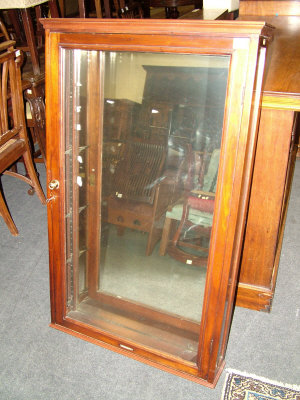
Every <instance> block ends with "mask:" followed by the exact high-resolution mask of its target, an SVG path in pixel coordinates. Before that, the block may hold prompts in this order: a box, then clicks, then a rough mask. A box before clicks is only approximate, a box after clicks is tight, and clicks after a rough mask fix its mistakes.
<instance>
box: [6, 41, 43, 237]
mask: <svg viewBox="0 0 300 400" xmlns="http://www.w3.org/2000/svg"><path fill="white" fill-rule="evenodd" d="M11 44H12V43H11V42H4V43H1V44H0V50H2V53H1V54H0V125H1V128H0V174H1V175H2V174H6V175H10V176H13V177H16V178H19V179H21V180H23V181H24V182H26V183H27V184H29V185H30V186H31V187H33V188H34V190H35V192H36V194H37V195H38V197H39V199H40V200H41V202H42V204H46V199H45V196H44V193H43V190H42V188H41V186H40V183H39V180H38V177H37V174H36V170H35V166H34V164H33V161H32V155H31V149H30V144H29V140H28V136H27V130H26V123H25V112H24V103H23V93H22V82H21V72H20V66H21V62H22V60H21V58H22V57H21V52H20V51H19V50H14V49H12V48H11ZM5 48H6V49H5ZM21 157H23V160H24V164H25V169H26V172H27V174H28V177H27V176H24V175H21V174H20V173H17V172H16V171H13V170H10V167H11V166H12V165H13V164H14V163H16V162H17V161H18V160H19V159H20V158H21ZM0 213H1V216H2V217H3V219H4V221H5V223H6V224H7V226H8V228H9V230H10V232H11V234H12V235H14V236H16V235H18V230H17V227H16V225H15V223H14V221H13V219H12V217H11V215H10V212H9V210H8V207H7V205H6V202H5V200H4V197H3V191H2V187H1V190H0Z"/></svg>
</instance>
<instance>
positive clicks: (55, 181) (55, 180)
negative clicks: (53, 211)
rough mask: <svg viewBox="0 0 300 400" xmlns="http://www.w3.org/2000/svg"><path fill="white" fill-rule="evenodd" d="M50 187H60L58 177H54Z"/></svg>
mask: <svg viewBox="0 0 300 400" xmlns="http://www.w3.org/2000/svg"><path fill="white" fill-rule="evenodd" d="M48 188H49V189H50V190H54V189H58V188H59V182H58V180H57V179H53V180H52V181H51V182H49V185H48Z"/></svg>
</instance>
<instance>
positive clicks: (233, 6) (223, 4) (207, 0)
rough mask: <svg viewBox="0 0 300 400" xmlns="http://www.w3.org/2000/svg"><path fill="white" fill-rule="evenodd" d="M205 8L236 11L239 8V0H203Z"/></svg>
mask: <svg viewBox="0 0 300 400" xmlns="http://www.w3.org/2000/svg"><path fill="white" fill-rule="evenodd" d="M203 8H204V9H206V8H207V9H210V8H214V9H215V8H217V9H220V10H223V9H228V11H234V10H237V9H238V8H239V0H203Z"/></svg>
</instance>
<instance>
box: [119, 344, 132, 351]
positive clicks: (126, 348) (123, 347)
mask: <svg viewBox="0 0 300 400" xmlns="http://www.w3.org/2000/svg"><path fill="white" fill-rule="evenodd" d="M120 347H122V349H125V350H129V351H133V348H131V347H128V346H125V345H124V344H120Z"/></svg>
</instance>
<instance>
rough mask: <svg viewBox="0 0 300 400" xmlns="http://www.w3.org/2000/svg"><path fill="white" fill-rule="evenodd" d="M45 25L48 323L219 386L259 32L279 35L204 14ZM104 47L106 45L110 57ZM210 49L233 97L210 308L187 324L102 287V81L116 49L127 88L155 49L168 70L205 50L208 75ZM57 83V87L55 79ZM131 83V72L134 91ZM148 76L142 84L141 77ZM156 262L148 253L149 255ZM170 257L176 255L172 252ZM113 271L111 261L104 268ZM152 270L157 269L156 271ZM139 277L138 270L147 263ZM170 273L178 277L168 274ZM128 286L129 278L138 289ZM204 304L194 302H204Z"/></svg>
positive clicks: (249, 157) (259, 68)
mask: <svg viewBox="0 0 300 400" xmlns="http://www.w3.org/2000/svg"><path fill="white" fill-rule="evenodd" d="M43 25H44V27H45V30H46V60H47V65H46V75H47V79H46V84H47V87H46V98H47V103H46V106H47V110H46V111H47V132H49V135H47V151H48V154H47V162H48V163H49V164H48V177H47V179H48V182H49V186H48V187H49V190H48V195H49V196H48V197H49V198H51V199H52V200H51V201H50V202H49V203H48V204H49V213H48V218H49V220H48V221H49V238H50V246H49V248H50V271H51V279H50V282H51V315H52V324H51V326H53V327H54V328H57V329H60V330H62V331H64V332H68V333H70V334H73V335H75V336H78V337H81V338H85V339H86V340H89V341H91V342H93V343H95V344H98V345H101V346H103V347H106V348H109V349H111V350H114V351H116V352H119V353H121V354H124V355H127V356H130V357H132V358H134V359H136V360H140V361H142V362H146V363H148V364H150V365H153V366H156V367H158V368H161V369H163V370H166V371H168V372H171V373H175V374H177V375H180V376H182V377H185V378H187V379H191V380H193V381H195V382H198V383H201V384H204V385H206V386H209V387H213V386H214V385H215V384H216V382H217V380H218V377H219V376H220V373H221V371H222V368H223V366H224V356H225V351H226V346H227V340H228V335H229V327H230V322H231V316H232V310H233V301H234V296H235V289H236V279H237V272H238V267H239V260H240V254H241V246H242V240H243V232H244V227H245V220H246V214H247V209H248V197H249V191H250V184H251V171H252V164H253V160H254V155H255V142H256V128H257V122H258V109H259V100H260V88H261V82H262V76H263V70H264V57H265V48H264V46H263V45H262V44H263V43H262V38H264V40H265V39H266V38H268V37H270V34H271V31H272V29H271V28H270V27H268V26H266V25H265V24H264V23H257V22H256V23H250V24H248V23H243V22H240V23H234V24H233V23H232V22H229V21H226V22H223V23H220V22H217V21H211V22H207V21H206V22H204V21H202V22H198V21H197V23H196V24H195V23H194V22H193V21H187V20H186V21H182V20H177V21H173V20H172V21H171V20H168V21H162V22H159V21H155V23H154V24H153V22H152V21H149V20H145V19H144V20H133V21H130V22H129V21H125V20H122V19H119V20H114V21H112V20H110V21H105V20H99V19H98V20H88V21H87V20H78V19H65V20H62V19H60V20H59V19H51V20H50V19H47V20H44V21H43ZM264 44H265V45H266V42H265V41H264ZM145 48H147V51H146V55H145ZM102 50H105V58H106V60H105V61H106V63H104V62H103V61H104V58H103V52H102ZM133 50H134V51H133ZM130 52H132V53H131V54H130ZM208 54H211V57H212V58H213V59H214V60H215V61H216V62H218V64H217V65H219V62H221V64H222V65H223V66H224V68H225V69H226V71H227V72H226V74H225V75H224V79H225V80H226V81H227V82H228V86H227V92H226V94H227V96H229V99H230V101H229V99H228V101H225V100H224V106H225V109H224V127H223V130H222V131H221V132H220V135H222V148H221V156H220V164H219V173H218V180H217V191H216V197H215V212H214V223H213V227H212V238H211V246H210V250H209V257H208V268H207V274H206V278H204V280H205V282H206V284H205V292H204V295H203V299H204V303H203V309H202V313H201V312H200V317H199V319H198V317H195V318H196V319H193V318H191V319H189V318H188V317H187V316H186V315H185V314H183V315H182V316H178V314H177V313H176V310H172V311H167V310H165V309H164V308H163V309H162V307H163V306H164V304H160V306H159V308H154V307H152V306H151V305H150V304H149V302H148V301H145V300H144V301H142V302H141V301H138V302H136V301H134V300H130V299H127V298H124V297H123V296H122V295H118V292H117V293H116V294H113V293H111V292H110V291H108V292H107V291H105V290H104V289H103V290H102V289H101V288H102V286H101V284H103V273H105V271H103V268H102V266H103V264H101V260H102V258H103V257H105V249H107V250H109V249H108V248H107V247H105V246H104V243H103V238H102V236H101V234H102V233H103V232H102V227H103V224H102V222H103V220H102V219H103V218H105V208H106V207H107V203H106V201H105V200H106V199H105V197H104V198H102V197H101V190H102V174H103V171H102V167H103V164H102V159H103V158H102V157H103V145H104V142H103V141H102V140H101V138H102V134H104V132H103V130H104V128H103V125H102V121H103V115H102V114H103V109H104V100H105V97H106V96H105V93H104V92H103V90H105V89H104V85H103V84H102V82H103V81H105V78H107V76H106V72H107V71H106V69H105V68H107V69H108V71H109V73H112V72H113V71H114V70H115V69H114V67H115V64H113V62H112V63H111V64H109V63H108V61H110V56H111V59H115V58H116V57H117V56H118V55H119V59H122V57H123V58H124V57H126V55H130V57H127V64H125V65H127V68H129V67H133V70H131V69H130V68H129V70H131V71H132V72H133V73H132V74H131V75H130V74H129V73H128V69H126V68H125V71H124V70H122V71H117V72H119V73H121V72H123V73H124V72H126V75H125V76H126V82H127V83H128V79H129V76H128V75H130V76H131V79H132V81H133V82H137V77H136V74H135V73H134V71H135V69H134V68H135V66H139V69H140V70H141V72H142V73H143V70H142V65H144V64H145V62H144V61H142V62H141V65H140V64H139V63H138V60H139V61H141V60H140V57H142V58H143V57H148V56H149V57H150V56H151V57H152V58H153V59H154V60H155V59H156V58H157V57H158V60H159V61H156V64H157V65H158V66H162V65H161V64H163V65H165V64H164V63H163V61H164V62H166V61H167V65H169V66H171V65H174V60H177V61H176V63H175V64H176V65H177V63H179V62H180V60H181V62H184V65H186V62H188V60H187V59H186V58H190V57H191V58H193V59H194V58H195V57H196V58H197V59H198V58H199V64H200V65H199V64H198V67H199V71H202V68H203V64H202V63H203V62H204V64H205V60H207V55H208ZM258 54H259V58H258V60H257V55H258ZM211 57H209V59H210V60H211V59H212V58H211ZM182 58H183V59H182ZM153 59H152V61H153ZM161 59H163V61H162V60H161ZM132 60H133V61H132ZM200 61H201V62H200ZM257 62H258V63H257ZM124 63H126V60H125V61H124ZM135 63H136V64H135ZM223 63H225V65H224V64H223ZM170 64H171V65H170ZM110 65H111V69H110V68H109V66H110ZM116 65H118V64H116ZM180 65H182V64H180ZM205 65H206V64H205ZM104 66H105V67H104ZM214 67H216V65H215V64H214ZM207 69H208V70H209V69H210V66H207ZM62 71H64V73H65V75H63V76H62ZM69 71H80V82H79V81H77V77H78V76H79V74H78V75H77V74H73V75H72V74H69ZM199 73H200V72H199ZM121 76H122V73H121ZM53 81H55V82H58V85H52V84H51V82H53ZM111 81H112V78H111V76H109V82H111ZM132 81H131V80H130V79H129V87H130V88H131V87H132ZM106 82H107V81H106ZM117 82H118V85H119V86H118V85H117V86H118V87H117V89H118V88H119V89H120V88H122V89H124V88H123V82H124V79H120V80H118V81H117ZM120 82H121V83H120ZM139 82H140V87H139V89H141V88H143V87H144V81H143V79H142V80H140V81H139ZM244 85H245V86H244ZM254 87H255V88H256V91H255V95H254V91H253V89H254ZM129 91H130V93H131V90H129ZM139 92H140V91H139ZM131 94H132V93H131ZM116 97H117V96H116ZM182 102H183V103H184V99H183V100H182ZM62 105H63V107H62V108H61V106H62ZM99 111H100V112H99ZM250 115H251V117H252V118H253V119H251V121H250V118H249V116H250ZM48 116H49V117H48ZM50 132H51V134H50ZM153 183H154V182H153ZM104 228H106V226H104ZM62 238H64V240H61V239H62ZM131 243H135V241H133V242H131ZM118 256H119V257H121V260H120V261H119V263H118V264H117V265H115V267H116V268H117V269H116V270H115V272H114V273H113V274H114V275H115V276H117V277H118V276H120V275H119V273H120V272H121V270H122V269H123V267H124V268H125V263H123V260H122V253H121V254H118ZM130 256H131V257H133V256H135V253H131V255H130ZM151 257H152V256H151ZM151 257H145V259H144V262H146V259H147V260H149V259H151ZM161 258H162V257H160V259H161ZM129 261H130V260H129ZM131 261H132V259H131ZM170 262H175V261H174V260H172V259H170ZM139 265H140V263H139V264H138V266H139ZM108 267H109V266H108V265H107V264H105V265H104V269H106V271H107V268H108ZM155 267H156V265H152V268H150V271H149V272H150V273H151V269H152V270H154V269H155ZM172 268H173V266H172ZM181 268H183V269H184V268H185V266H184V265H180V271H182V269H181ZM197 271H199V268H198V269H197ZM136 273H137V274H138V275H139V270H136ZM167 278H168V281H169V279H170V275H167ZM143 279H144V278H143V277H142V281H140V283H141V282H143ZM179 281H180V279H179ZM131 282H132V280H131V279H129V285H130V284H131ZM148 282H149V288H148V290H149V289H150V292H151V295H152V297H155V296H156V292H155V289H156V288H157V287H156V285H153V282H152V280H151V278H150V279H149V281H148ZM197 282H199V284H200V281H197ZM159 283H160V282H158V284H157V286H159ZM117 286H118V287H119V285H117ZM137 286H139V285H138V284H135V285H134V289H138V288H137ZM132 289H133V288H132ZM163 290H165V287H164V286H163ZM188 290H189V289H188ZM185 295H186V294H184V296H185ZM195 305H196V308H197V305H198V303H197V302H196V303H195ZM188 307H189V308H190V307H191V304H190V303H189V304H188ZM199 311H200V310H199Z"/></svg>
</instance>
